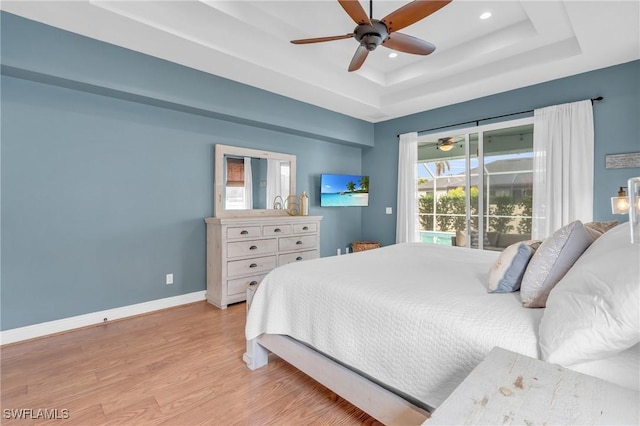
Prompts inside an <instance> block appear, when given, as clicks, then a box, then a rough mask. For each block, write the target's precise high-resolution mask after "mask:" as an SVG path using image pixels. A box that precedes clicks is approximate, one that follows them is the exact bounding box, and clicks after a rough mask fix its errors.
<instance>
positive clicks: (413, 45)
mask: <svg viewBox="0 0 640 426" xmlns="http://www.w3.org/2000/svg"><path fill="white" fill-rule="evenodd" d="M382 45H383V46H384V47H388V48H389V49H393V50H398V51H400V52H405V53H413V54H414V55H428V54H430V53H433V51H434V50H436V47H435V46H434V45H433V44H431V43H429V42H428V41H424V40H420V39H419V38H415V37H412V36H410V35H406V34H402V33H393V34H391V35H390V36H389V37H387V39H386V40H385V41H383V42H382Z"/></svg>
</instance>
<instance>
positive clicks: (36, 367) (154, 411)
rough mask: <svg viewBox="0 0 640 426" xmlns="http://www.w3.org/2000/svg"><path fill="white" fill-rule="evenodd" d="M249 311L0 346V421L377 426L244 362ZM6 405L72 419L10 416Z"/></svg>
mask: <svg viewBox="0 0 640 426" xmlns="http://www.w3.org/2000/svg"><path fill="white" fill-rule="evenodd" d="M244 324H245V305H244V303H240V304H237V305H232V306H230V307H229V309H227V310H224V311H221V310H218V309H216V308H214V307H212V306H210V305H208V304H207V303H206V302H198V303H194V304H190V305H185V306H180V307H176V308H171V309H166V310H163V311H158V312H154V313H151V314H147V315H143V316H139V317H135V318H129V319H125V320H121V321H114V322H111V323H105V324H102V325H99V326H95V327H89V328H85V329H81V330H76V331H72V332H69V333H64V334H59V335H55V336H51V337H46V338H42V339H38V340H32V341H29V342H24V343H17V344H12V345H7V346H5V347H2V348H0V357H1V361H0V362H1V364H0V366H1V373H2V376H1V386H2V389H1V394H2V399H1V401H2V418H0V423H2V424H3V425H10V424H38V425H40V424H48V423H53V424H58V425H59V424H64V425H67V424H69V425H71V424H74V425H108V424H114V425H115V424H136V425H139V424H141V425H155V424H167V425H234V424H238V425H244V424H246V425H267V424H287V425H288V424H291V425H302V424H341V425H352V424H376V423H377V422H376V421H375V420H374V419H372V418H371V417H369V416H368V415H366V414H365V413H363V412H362V411H361V410H359V409H358V408H356V407H354V406H352V405H351V404H349V403H348V402H346V401H345V400H343V399H342V398H340V397H338V396H337V395H336V394H334V393H333V392H331V391H329V390H328V389H326V388H324V387H323V386H322V385H320V384H318V383H317V382H315V381H314V380H313V379H310V378H309V377H307V376H306V375H304V374H303V373H301V372H299V371H298V370H296V369H295V368H293V367H291V366H290V365H289V364H287V363H286V362H284V361H282V360H280V359H279V358H277V357H275V356H273V355H272V356H271V357H272V358H271V359H270V363H269V365H268V366H267V367H265V368H262V369H259V370H256V371H253V372H251V371H249V370H248V369H247V367H246V366H245V364H244V362H243V361H242V354H243V352H244V348H245V340H244ZM12 409H32V410H34V411H33V413H34V415H35V414H36V413H37V411H35V410H38V409H49V410H51V409H57V410H58V415H59V416H60V417H62V416H63V415H64V411H62V410H68V417H69V418H68V419H66V420H51V421H50V422H47V421H42V420H35V421H34V420H19V421H18V420H12V419H7V411H6V410H12Z"/></svg>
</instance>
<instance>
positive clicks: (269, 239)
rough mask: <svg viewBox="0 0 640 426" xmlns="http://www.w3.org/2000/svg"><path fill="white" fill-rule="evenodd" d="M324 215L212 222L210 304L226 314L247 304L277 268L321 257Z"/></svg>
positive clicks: (213, 219)
mask: <svg viewBox="0 0 640 426" xmlns="http://www.w3.org/2000/svg"><path fill="white" fill-rule="evenodd" d="M320 220H322V216H272V217H266V216H265V217H252V218H242V217H238V218H217V217H208V218H206V219H205V222H206V224H207V300H208V301H209V303H211V304H212V305H214V306H217V307H218V308H220V309H226V308H227V305H228V304H230V303H236V302H242V301H244V300H245V299H246V295H247V288H248V287H249V286H250V285H257V284H258V283H259V282H260V281H261V280H262V279H263V278H264V277H265V275H267V273H268V272H269V271H271V270H272V269H273V268H275V267H276V266H282V265H286V264H287V263H292V262H299V261H302V260H307V259H314V258H317V257H320Z"/></svg>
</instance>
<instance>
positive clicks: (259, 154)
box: [214, 144, 296, 217]
mask: <svg viewBox="0 0 640 426" xmlns="http://www.w3.org/2000/svg"><path fill="white" fill-rule="evenodd" d="M295 193H296V156H295V155H291V154H282V153H279V152H269V151H260V150H256V149H249V148H240V147H237V146H229V145H220V144H217V145H216V146H215V182H214V197H215V206H214V209H215V216H216V217H234V216H235V217H237V216H277V215H285V214H286V211H285V210H284V207H285V206H284V200H286V199H287V198H288V197H289V195H295ZM274 206H275V207H280V208H274Z"/></svg>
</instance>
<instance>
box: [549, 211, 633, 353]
mask: <svg viewBox="0 0 640 426" xmlns="http://www.w3.org/2000/svg"><path fill="white" fill-rule="evenodd" d="M630 241H631V240H630V234H629V224H628V223H622V224H620V225H618V226H617V227H616V228H614V229H612V230H610V231H608V232H606V233H604V235H602V236H601V237H600V238H598V239H597V240H596V241H595V242H594V243H593V244H592V245H591V247H589V248H588V249H587V251H586V252H585V253H584V254H583V255H582V256H581V257H580V259H578V261H577V262H576V263H575V265H574V266H573V268H571V270H570V271H569V272H567V274H566V275H565V277H564V278H563V279H562V280H561V281H560V282H559V283H558V285H556V287H555V288H554V289H553V291H551V294H550V295H549V299H548V300H547V308H546V309H545V312H544V315H543V317H542V321H541V322H540V330H539V337H540V339H539V341H540V351H541V354H542V359H543V360H545V361H547V362H550V363H552V364H560V365H563V366H568V365H572V364H576V363H580V362H584V361H590V360H596V359H601V358H605V357H609V356H612V355H615V354H617V353H619V352H622V351H624V350H626V349H628V348H630V347H632V346H634V345H635V344H637V343H638V342H640V244H631V243H630Z"/></svg>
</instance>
